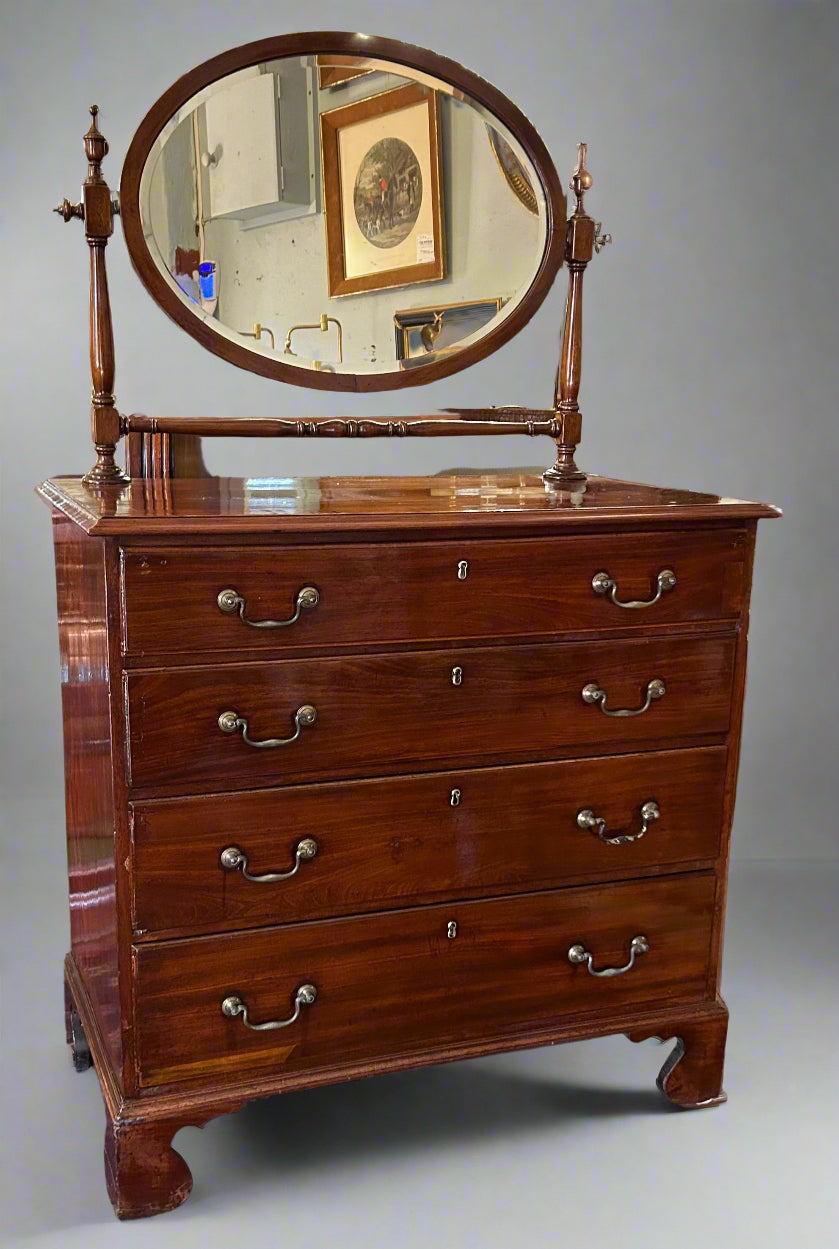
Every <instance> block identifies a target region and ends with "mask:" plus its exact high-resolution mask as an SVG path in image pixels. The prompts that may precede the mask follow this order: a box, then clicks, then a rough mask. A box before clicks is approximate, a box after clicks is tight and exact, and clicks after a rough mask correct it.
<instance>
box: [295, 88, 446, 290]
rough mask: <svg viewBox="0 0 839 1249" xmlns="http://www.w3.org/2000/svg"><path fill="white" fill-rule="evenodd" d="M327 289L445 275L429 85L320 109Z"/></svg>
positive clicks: (434, 104) (435, 110)
mask: <svg viewBox="0 0 839 1249" xmlns="http://www.w3.org/2000/svg"><path fill="white" fill-rule="evenodd" d="M320 127H321V152H322V158H323V204H324V219H325V223H326V262H327V285H328V291H329V295H330V296H336V295H357V294H361V293H362V292H365V291H380V290H387V289H389V288H392V287H397V286H410V285H413V284H414V283H417V282H435V281H439V280H440V279H441V278H444V277H445V276H446V255H445V234H444V229H443V206H442V188H441V162H440V119H439V102H438V98H437V92H436V91H435V90H434V89H433V88H431V87H427V86H425V85H424V84H422V83H410V84H408V85H407V86H405V87H398V88H397V89H396V90H394V91H384V92H382V93H381V94H379V95H374V96H370V97H368V98H367V99H364V100H358V101H356V102H355V103H352V104H345V105H343V106H342V107H341V108H335V109H330V110H329V111H328V112H325V113H321V116H320Z"/></svg>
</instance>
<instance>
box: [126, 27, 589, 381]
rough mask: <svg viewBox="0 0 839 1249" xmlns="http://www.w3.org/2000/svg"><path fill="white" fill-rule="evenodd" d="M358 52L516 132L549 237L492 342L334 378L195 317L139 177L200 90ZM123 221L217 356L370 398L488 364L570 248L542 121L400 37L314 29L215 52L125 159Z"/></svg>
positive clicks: (164, 100) (179, 85)
mask: <svg viewBox="0 0 839 1249" xmlns="http://www.w3.org/2000/svg"><path fill="white" fill-rule="evenodd" d="M311 54H315V55H330V54H331V55H340V56H358V57H362V58H364V59H373V60H383V61H391V62H394V63H395V64H397V65H404V66H405V67H406V68H408V69H413V70H419V71H420V72H422V73H424V74H429V75H432V76H433V77H436V78H439V79H441V80H442V81H444V82H446V83H447V84H449V85H451V86H453V87H454V88H456V89H457V90H459V91H462V92H463V93H464V94H465V95H467V96H470V97H471V98H472V99H474V100H475V101H477V102H478V103H479V104H481V105H483V106H484V107H485V108H486V109H488V110H489V112H490V113H492V114H493V115H494V116H495V117H496V118H497V119H498V121H500V122H501V123H502V124H503V125H504V126H505V127H506V128H507V129H508V130H509V131H510V132H511V134H513V135H514V136H515V138H516V139H517V141H518V142H519V143H520V144H521V146H522V148H523V150H524V152H525V153H526V155H527V157H528V159H529V160H530V161H531V163H532V165H533V168H534V170H535V171H536V174H537V176H538V178H539V181H540V182H541V185H542V188H543V191H544V194H545V212H546V231H547V234H546V240H545V247H544V251H543V253H542V258H541V261H540V263H539V267H538V269H537V271H536V274H535V276H534V278H533V280H532V281H531V284H530V286H529V287H528V289H527V291H526V292H525V294H524V296H523V297H522V298H521V300H520V301H519V302H518V304H517V305H516V307H515V308H514V309H513V310H512V312H511V313H510V315H509V316H507V317H506V318H505V319H504V320H503V321H501V322H500V323H499V324H498V325H497V326H495V327H494V328H493V329H491V330H489V331H488V333H487V334H486V335H484V337H482V338H480V339H479V340H478V341H476V342H474V343H472V344H470V345H469V346H467V347H465V348H463V349H462V350H461V351H458V352H453V353H452V354H451V355H447V356H443V357H441V358H440V359H439V360H434V361H430V362H429V363H428V364H426V365H423V367H422V368H421V369H409V370H405V371H397V370H394V371H392V372H384V373H369V374H368V373H359V374H356V373H331V372H326V371H319V370H314V369H313V370H309V369H303V368H300V367H299V366H297V365H293V364H286V363H285V362H284V361H282V360H274V359H271V358H270V357H268V356H263V355H260V354H258V353H256V352H253V351H249V350H248V348H247V347H245V346H243V345H240V344H238V343H236V342H234V341H231V340H230V339H227V338H225V337H224V336H223V335H221V334H218V333H216V332H215V331H214V330H213V329H212V328H211V327H210V326H209V325H207V324H206V322H205V321H203V320H202V319H201V318H199V317H197V316H195V314H194V313H193V312H192V311H191V310H190V308H189V307H188V306H187V305H186V304H185V303H183V302H182V301H181V300H180V299H179V297H178V295H177V294H176V293H175V291H173V290H172V289H171V288H170V286H169V285H168V284H167V282H166V280H165V278H164V277H163V275H162V273H161V272H160V270H159V268H158V266H157V264H156V263H155V261H154V259H153V258H152V255H151V252H150V250H149V247H148V244H147V242H146V238H145V235H144V233H143V227H142V222H141V218H140V180H141V177H142V174H143V169H144V167H145V164H146V161H147V159H148V157H149V154H150V152H151V150H152V148H153V146H154V144H155V142H156V141H157V139H158V138H159V136H160V133H161V131H162V130H163V127H164V126H165V125H166V123H167V122H168V121H170V120H171V118H172V117H173V116H174V115H175V113H176V112H177V111H178V109H180V108H182V107H183V106H184V105H185V104H186V103H187V102H188V101H189V100H190V99H192V97H193V96H194V95H195V94H196V93H197V92H199V91H202V90H204V89H205V88H207V87H209V86H210V85H211V84H212V83H214V82H216V81H218V80H219V79H220V78H223V77H224V76H225V75H227V74H231V73H234V72H235V71H237V70H241V69H245V68H247V67H248V66H251V65H255V64H258V63H260V62H263V61H273V60H278V59H280V58H282V57H293V56H304V55H311ZM119 203H120V216H121V218H122V224H123V229H124V232H125V241H126V244H127V247H128V253H129V256H130V257H131V263H132V265H133V266H134V269H135V271H136V273H137V276H138V277H139V278H140V281H141V282H142V283H143V285H144V286H145V288H146V290H147V291H148V292H149V294H150V295H151V297H152V298H153V299H154V300H155V302H156V303H157V304H158V305H159V306H160V307H161V308H162V309H163V311H164V312H165V313H166V314H167V315H168V316H169V317H171V319H172V320H173V321H175V323H176V324H177V325H179V326H180V327H181V329H183V330H185V331H186V333H187V334H189V335H190V336H191V337H192V338H194V339H196V340H197V341H198V342H199V343H201V345H202V346H203V347H206V349H207V350H208V351H211V352H213V353H214V354H215V355H217V356H221V357H222V358H223V359H224V360H227V361H229V362H230V363H231V364H234V365H236V366H237V367H238V368H242V369H247V370H248V371H249V372H251V373H257V374H260V375H261V376H263V377H271V378H274V379H275V380H276V381H282V382H289V383H291V384H292V385H294V386H305V387H308V388H310V389H315V390H335V391H355V392H367V391H376V390H396V389H401V388H402V387H406V386H418V385H425V384H426V383H429V382H434V381H438V380H439V379H440V378H443V377H448V376H450V375H451V374H452V373H458V372H460V370H461V369H466V368H469V367H470V366H471V365H473V364H477V363H478V361H479V360H483V359H484V358H485V357H486V356H489V355H491V354H492V353H493V352H494V351H497V350H498V348H499V347H501V346H503V345H504V343H506V342H508V341H509V340H510V339H511V338H513V337H514V336H515V335H516V334H517V333H518V332H519V331H520V330H521V329H522V328H523V327H524V326H525V325H526V324H527V322H528V321H529V320H530V318H531V317H532V316H533V315H534V313H535V312H536V310H537V309H538V308H539V306H540V305H541V303H542V301H543V300H544V299H545V296H546V295H547V294H548V291H549V290H550V288H551V285H552V284H553V281H554V279H555V277H556V275H557V273H558V271H559V269H560V268H561V266H562V261H563V258H564V255H565V249H566V211H567V207H566V198H565V193H564V191H563V189H562V184H561V182H560V180H559V176H558V174H557V172H556V169H555V168H554V165H553V162H552V161H551V158H550V156H549V155H548V150H547V148H546V147H545V144H544V143H543V142H542V140H541V138H540V137H539V135H538V134H537V132H536V130H535V128H534V127H533V125H532V124H531V123H530V122H529V121H528V120H527V118H526V117H525V116H524V114H523V113H522V112H520V110H519V109H517V108H516V106H515V105H514V104H513V103H512V101H510V100H508V99H507V97H506V96H504V95H503V94H502V93H501V92H500V91H498V90H497V88H495V87H493V86H492V85H491V84H490V83H488V82H486V81H485V79H483V78H480V77H479V76H478V75H477V74H474V73H472V71H471V70H468V69H465V68H464V67H463V66H462V65H459V64H458V63H457V62H456V61H452V60H450V59H449V58H448V57H444V56H440V55H438V54H437V53H434V52H430V51H427V50H426V49H425V48H419V47H415V46H413V45H412V44H407V43H402V42H401V41H399V40H396V39H386V38H380V37H378V36H370V35H362V34H350V33H344V32H335V31H315V32H305V33H299V34H290V35H279V36H273V37H271V38H268V39H260V40H256V41H254V42H252V43H247V44H243V45H242V46H241V47H238V48H232V49H230V50H229V51H227V52H223V53H221V54H220V55H219V56H214V57H212V58H211V59H210V60H208V61H204V63H203V64H201V65H198V66H196V68H195V69H192V70H190V71H189V73H187V74H184V75H183V76H182V77H181V78H179V79H178V80H177V82H175V83H174V84H173V85H172V86H171V87H170V88H169V89H168V91H165V92H164V94H163V95H162V96H161V97H160V99H159V100H158V101H157V103H156V104H154V105H153V107H152V108H151V109H150V110H149V112H148V113H147V114H146V116H145V118H144V119H143V121H142V122H141V123H140V126H139V128H138V130H137V133H136V134H135V135H134V138H133V140H132V141H131V145H130V147H129V149H128V152H127V154H126V157H125V163H124V165H123V171H122V181H121V184H120V199H119Z"/></svg>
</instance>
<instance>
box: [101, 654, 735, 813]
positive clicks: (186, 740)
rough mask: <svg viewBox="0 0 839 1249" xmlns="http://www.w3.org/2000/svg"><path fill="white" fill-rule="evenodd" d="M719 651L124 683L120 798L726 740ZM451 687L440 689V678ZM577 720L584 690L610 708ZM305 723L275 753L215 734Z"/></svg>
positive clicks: (184, 674) (727, 683)
mask: <svg viewBox="0 0 839 1249" xmlns="http://www.w3.org/2000/svg"><path fill="white" fill-rule="evenodd" d="M733 660H734V639H733V638H732V637H728V636H720V637H701V638H697V639H690V638H661V639H658V638H656V639H648V638H643V639H637V640H633V641H619V642H594V643H590V644H585V643H573V644H565V643H556V644H553V645H540V646H505V647H484V648H481V649H475V648H470V647H462V648H457V649H453V650H446V651H402V652H399V653H394V654H387V655H358V656H352V657H345V658H341V659H324V658H317V659H287V660H280V661H278V662H275V663H261V664H230V665H224V666H219V667H216V668H206V667H195V668H181V669H175V670H161V671H147V672H146V671H136V672H130V673H128V674H127V675H126V677H125V681H126V687H127V700H128V708H129V760H130V778H131V785H132V786H133V788H134V796H135V797H141V796H144V795H145V794H148V795H149V796H151V794H152V793H157V794H161V795H163V794H165V793H169V792H171V793H190V792H195V791H196V789H198V790H200V789H205V788H206V789H210V790H214V791H219V790H224V789H250V788H256V787H259V786H268V785H276V784H291V783H294V782H299V781H306V780H331V779H338V778H344V777H346V778H349V777H354V776H371V775H373V776H375V775H392V774H394V773H398V772H404V771H406V770H415V771H416V770H433V769H440V768H445V767H451V765H452V763H453V762H455V761H456V762H457V763H458V764H460V765H463V766H470V765H480V764H481V763H486V764H490V763H504V762H510V763H514V762H528V761H530V760H534V759H556V758H561V757H563V755H564V754H566V753H567V751H568V750H569V748H577V749H580V750H583V751H587V752H589V753H597V754H603V753H607V752H608V753H612V752H618V753H619V752H627V751H637V750H639V749H644V748H650V747H658V746H661V745H663V744H666V743H667V742H668V741H669V740H672V739H682V740H683V739H685V738H688V739H689V738H691V737H694V738H695V737H699V736H702V735H711V734H716V735H722V734H725V733H726V732H727V730H728V722H729V708H730V701H731V680H732V672H733ZM456 666H457V667H460V668H461V670H462V674H463V675H462V683H461V684H460V685H459V686H455V685H453V684H452V670H453V668H454V667H456ZM654 678H660V679H661V680H663V681H664V682H665V685H666V689H667V692H666V694H665V696H664V697H663V698H662V699H660V700H659V701H658V702H654V703H653V704H652V706H651V707H650V709H649V710H648V711H646V712H645V713H644V714H642V715H638V716H634V717H628V718H612V717H609V716H606V715H604V714H603V713H602V712H601V710H600V708H599V707H598V706H591V705H586V703H584V702H583V699H582V688H583V686H584V685H586V684H587V683H588V682H596V683H598V684H599V685H600V686H601V687H602V688H603V689H605V690H606V692H607V695H608V705H609V707H612V708H633V709H634V708H638V707H641V706H642V705H643V703H644V699H645V691H646V687H647V684H648V683H649V682H650V681H651V680H652V679H654ZM306 704H311V705H313V706H314V707H315V708H316V709H317V716H318V718H317V721H316V723H315V724H314V725H313V726H312V727H311V728H306V729H304V730H303V731H302V733H301V734H300V736H299V737H298V739H297V740H296V741H294V742H293V743H292V744H291V745H288V746H281V747H279V748H276V749H265V750H260V749H255V748H254V747H252V746H249V745H248V744H247V743H246V742H245V741H244V740H243V737H242V734H241V733H235V734H227V733H223V732H222V731H221V730H220V728H219V724H218V719H219V716H220V714H221V713H222V712H225V711H235V712H236V714H237V715H238V716H241V717H244V718H245V719H247V722H248V731H249V734H250V736H251V737H252V738H253V739H255V740H257V741H258V740H261V739H268V738H287V737H289V736H290V735H291V733H292V730H293V726H294V715H295V712H296V710H297V708H299V707H301V706H303V705H306Z"/></svg>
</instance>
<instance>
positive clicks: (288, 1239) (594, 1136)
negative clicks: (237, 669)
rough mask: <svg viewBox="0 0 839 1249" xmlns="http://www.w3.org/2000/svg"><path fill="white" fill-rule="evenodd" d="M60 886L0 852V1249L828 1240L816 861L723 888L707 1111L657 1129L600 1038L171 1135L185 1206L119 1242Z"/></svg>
mask: <svg viewBox="0 0 839 1249" xmlns="http://www.w3.org/2000/svg"><path fill="white" fill-rule="evenodd" d="M18 814H19V819H20V822H19V823H17V825H16V827H17V829H18V834H19V835H18V838H17V841H18V844H26V843H27V842H28V843H29V844H30V845H31V844H41V845H45V844H49V843H50V842H52V841H53V838H52V835H51V834H49V832H48V831H47V830H46V829H45V828H44V827H43V822H44V821H49V822H57V827H56V833H55V841H54V844H56V845H58V844H60V838H59V834H60V819H61V812H60V811H57V810H54V809H52V808H47V807H46V806H44V805H40V806H39V805H33V806H30V807H27V808H25V809H23V810H22V811H21V812H20V813H18ZM38 825H41V826H40V827H38ZM8 844H9V839H6V845H7V846H8ZM7 853H8V851H7ZM57 860H58V861H57ZM11 868H14V870H13V871H11V870H10V869H11ZM62 872H63V863H62V862H61V861H60V856H59V855H57V854H49V855H47V856H38V855H33V854H26V853H25V852H24V853H23V854H21V855H16V856H14V860H13V857H12V856H11V855H9V858H8V860H7V862H6V864H5V869H4V871H3V881H4V885H5V887H6V891H7V893H8V895H9V896H8V902H7V904H6V911H5V923H4V929H5V933H4V940H3V942H2V949H3V960H4V964H5V966H4V977H3V978H4V988H3V992H2V997H0V1002H1V1003H2V1010H0V1026H2V1031H3V1055H2V1071H3V1084H2V1087H3V1099H4V1120H5V1131H4V1133H3V1137H4V1143H3V1148H4V1150H5V1151H6V1153H7V1157H6V1158H5V1159H4V1164H3V1168H2V1172H1V1173H0V1186H2V1189H3V1190H5V1191H4V1204H3V1209H4V1213H3V1215H2V1219H1V1220H0V1242H4V1243H6V1244H10V1245H24V1244H25V1245H33V1246H44V1247H46V1246H59V1245H60V1246H61V1247H62V1249H74V1247H76V1246H79V1247H81V1246H85V1249H95V1247H98V1246H115V1245H117V1244H123V1245H148V1244H151V1243H153V1244H154V1245H155V1247H158V1246H162V1247H166V1249H168V1247H170V1246H172V1247H175V1246H199V1245H200V1246H202V1249H204V1247H207V1249H208V1247H210V1246H216V1245H218V1246H234V1249H240V1247H241V1249H259V1247H260V1246H268V1245H270V1246H274V1245H277V1246H282V1249H304V1247H305V1249H315V1247H317V1249H320V1247H324V1249H326V1247H329V1249H354V1247H355V1246H359V1247H360V1246H364V1249H377V1247H378V1246H381V1247H382V1249H385V1247H386V1249H472V1247H473V1246H474V1247H475V1249H495V1247H496V1246H498V1247H499V1249H500V1247H502V1246H503V1249H517V1247H518V1246H527V1247H528V1249H541V1247H542V1246H545V1247H546V1249H548V1247H550V1249H553V1247H554V1246H556V1247H559V1246H565V1245H567V1246H575V1247H576V1249H600V1247H601V1246H603V1247H606V1246H608V1247H609V1249H623V1247H624V1246H626V1247H628V1249H631V1247H634V1246H643V1247H644V1249H658V1247H659V1246H660V1247H661V1249H664V1247H665V1246H666V1247H667V1249H692V1247H693V1246H699V1245H702V1246H714V1247H715V1249H729V1247H731V1249H752V1246H754V1249H775V1246H778V1247H779V1249H780V1247H781V1246H784V1247H785V1249H786V1247H787V1246H789V1247H790V1249H833V1247H834V1246H836V1245H837V1243H839V1232H837V1226H839V1219H837V1216H838V1215H839V1203H838V1202H837V1187H839V1186H837V1165H838V1164H839V1148H837V1140H836V1135H837V1111H839V1097H837V1078H838V1077H839V1064H837V1059H836V1047H837V1023H839V992H838V990H839V957H838V955H839V909H838V908H837V899H839V864H833V865H825V864H810V865H803V864H792V863H790V864H776V865H769V864H758V863H751V864H748V863H744V864H739V865H737V866H736V868H735V871H734V873H733V876H732V888H731V901H730V922H729V929H728V938H727V950H726V972H725V983H724V992H725V996H726V998H727V999H728V1002H729V1006H730V1008H731V1012H732V1017H731V1028H730V1032H729V1047H728V1060H727V1068H726V1087H727V1090H728V1093H729V1097H730V1100H729V1102H728V1104H727V1105H726V1106H724V1107H721V1108H719V1109H715V1110H708V1111H698V1112H694V1113H689V1114H688V1113H684V1112H679V1111H674V1110H670V1109H668V1106H667V1104H666V1103H665V1102H664V1101H663V1100H662V1099H661V1098H660V1096H659V1094H658V1093H657V1092H656V1090H655V1084H654V1079H655V1074H656V1072H657V1071H658V1067H659V1065H660V1063H661V1061H662V1060H663V1058H664V1056H665V1054H666V1052H667V1051H665V1050H663V1049H662V1048H661V1047H660V1046H659V1045H657V1044H656V1043H655V1042H647V1043H645V1044H644V1045H640V1046H635V1045H631V1044H630V1043H629V1042H628V1041H626V1040H624V1039H623V1038H620V1037H609V1038H605V1039H602V1040H598V1041H589V1042H586V1043H584V1044H578V1045H568V1046H563V1047H558V1048H556V1049H544V1050H536V1051H530V1052H528V1053H522V1054H515V1055H507V1056H503V1057H498V1058H491V1059H481V1060H477V1061H473V1062H467V1063H459V1064H453V1065H450V1066H447V1067H439V1068H434V1069H431V1070H428V1071H423V1072H415V1073H410V1074H405V1075H396V1076H386V1077H381V1078H378V1079H375V1080H368V1081H364V1082H361V1083H357V1084H348V1085H343V1086H336V1087H333V1088H328V1089H320V1090H316V1091H313V1092H308V1093H295V1094H289V1095H287V1096H286V1097H284V1098H274V1099H272V1100H269V1101H265V1102H260V1103H254V1104H252V1105H250V1106H248V1107H246V1108H245V1109H243V1110H242V1111H240V1112H239V1113H238V1114H235V1115H231V1116H228V1117H225V1118H221V1119H216V1120H214V1121H213V1122H212V1123H210V1124H209V1125H208V1126H207V1127H206V1128H205V1129H204V1130H203V1131H198V1130H197V1129H193V1128H187V1129H184V1130H183V1131H182V1132H181V1133H179V1135H178V1137H177V1138H176V1145H177V1147H178V1149H179V1150H180V1151H181V1152H182V1153H183V1155H184V1157H185V1158H186V1159H187V1162H188V1163H189V1165H190V1167H191V1169H192V1172H193V1175H194V1177H195V1187H194V1189H193V1193H192V1196H191V1197H190V1199H189V1201H188V1202H187V1203H186V1204H185V1205H184V1206H182V1207H181V1208H180V1209H178V1210H176V1211H174V1212H173V1213H171V1214H166V1215H163V1216H161V1217H159V1218H156V1219H154V1220H145V1221H141V1222H138V1223H129V1224H119V1223H117V1222H116V1220H115V1219H114V1218H113V1215H112V1213H111V1208H110V1205H109V1203H108V1200H107V1196H106V1193H105V1185H104V1180H103V1174H102V1131H103V1125H104V1116H103V1111H102V1102H101V1097H100V1094H99V1090H98V1085H97V1081H96V1077H95V1075H94V1074H93V1073H92V1072H87V1073H85V1074H84V1075H77V1074H76V1073H75V1072H74V1071H73V1070H72V1067H71V1065H70V1061H69V1058H68V1052H67V1050H66V1048H65V1045H64V1039H63V1019H62V995H61V979H60V968H61V960H62V957H63V954H64V950H65V946H66V943H67V936H66V931H67V929H66V919H65V916H64V907H63V894H62V890H63V887H64V886H63V881H62Z"/></svg>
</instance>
